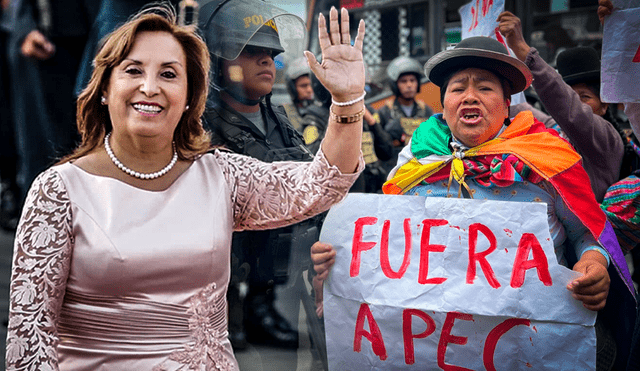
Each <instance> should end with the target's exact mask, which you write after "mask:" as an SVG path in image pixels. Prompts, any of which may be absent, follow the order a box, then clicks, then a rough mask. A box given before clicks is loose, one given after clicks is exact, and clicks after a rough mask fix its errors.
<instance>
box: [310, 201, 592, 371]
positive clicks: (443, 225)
mask: <svg viewBox="0 0 640 371" xmlns="http://www.w3.org/2000/svg"><path fill="white" fill-rule="evenodd" d="M421 201H422V202H421ZM488 215H490V216H491V217H487V216H488ZM550 237H551V236H550V234H549V225H548V222H547V220H546V206H545V205H543V204H540V203H519V202H504V201H479V200H459V199H445V198H423V197H411V196H388V195H365V194H362V195H358V194H350V195H349V196H347V198H346V199H345V200H344V201H343V202H342V203H340V204H338V205H336V206H334V208H333V209H331V211H330V212H329V215H328V216H327V218H326V220H325V224H324V227H323V230H322V234H321V240H323V241H328V242H331V243H332V244H333V246H335V251H336V253H335V254H336V255H334V253H333V249H332V248H331V246H329V245H327V244H320V243H319V244H316V245H315V246H314V248H313V249H312V259H313V261H314V264H316V268H317V269H316V271H317V272H319V273H320V274H323V275H324V273H325V272H326V271H327V269H328V268H329V267H330V266H331V265H334V264H333V263H334V262H335V265H334V266H333V268H332V273H331V274H330V275H329V277H328V279H327V281H326V282H325V287H324V289H325V290H326V291H325V292H324V303H323V308H322V309H323V310H324V312H325V313H327V315H326V316H325V328H326V336H327V355H328V359H329V369H330V370H345V369H353V370H355V369H371V370H387V369H393V370H400V369H406V370H424V369H452V370H453V369H456V370H480V369H485V370H496V365H499V367H500V369H527V368H529V369H535V370H557V369H563V370H581V371H582V370H591V369H594V368H595V330H594V328H593V323H594V321H595V316H596V313H595V312H593V311H589V310H586V309H585V308H584V307H583V306H582V305H580V302H578V301H575V300H573V299H572V298H571V296H570V295H569V294H568V293H567V291H566V289H565V287H564V286H565V284H566V283H568V282H575V281H576V280H582V279H583V278H584V277H587V280H586V281H581V284H580V286H582V285H585V287H589V286H592V285H591V283H593V282H600V280H599V279H598V278H597V277H600V275H599V274H596V275H595V277H596V279H595V280H591V279H590V278H588V277H589V276H590V275H591V274H590V272H589V271H590V270H592V269H595V272H598V271H599V269H598V265H600V266H601V267H602V265H601V264H600V263H599V262H597V261H595V260H593V261H592V262H591V263H587V261H586V260H585V264H584V268H585V272H586V273H587V274H586V275H585V276H584V277H583V278H578V274H577V273H576V272H572V271H570V270H569V269H567V268H564V267H562V266H560V265H558V263H557V262H556V256H555V253H554V248H553V243H552V242H551V238H550ZM587 260H590V259H587ZM592 263H593V264H592ZM578 269H580V270H581V269H582V268H578ZM314 286H315V285H314ZM599 290H600V288H599V284H596V285H595V290H593V292H594V293H596V292H598V291H599Z"/></svg>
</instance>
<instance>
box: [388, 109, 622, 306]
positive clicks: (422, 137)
mask: <svg viewBox="0 0 640 371" xmlns="http://www.w3.org/2000/svg"><path fill="white" fill-rule="evenodd" d="M451 139H452V136H451V131H450V130H449V127H448V126H447V125H446V123H445V122H444V121H443V120H442V115H434V116H432V117H431V118H430V119H429V120H427V121H425V122H423V123H422V124H421V125H420V127H418V129H416V131H414V133H413V136H412V138H411V148H410V151H411V154H410V156H407V157H408V160H407V161H404V162H403V163H401V162H402V161H403V160H401V159H399V160H398V167H396V169H397V170H396V171H395V173H394V172H392V173H391V174H390V176H392V177H391V179H389V180H388V181H387V182H386V183H385V184H384V185H383V187H382V190H383V192H384V193H385V194H404V193H406V192H407V191H409V190H410V189H411V188H413V187H415V186H416V185H419V184H421V183H422V182H425V183H433V182H436V181H438V180H442V179H447V178H448V179H449V184H451V181H452V180H453V179H455V180H456V181H457V182H458V183H459V184H460V187H465V188H467V189H468V186H467V185H466V183H465V178H466V177H470V178H473V179H475V180H476V181H478V182H479V183H480V184H482V185H495V186H498V187H504V186H508V185H511V184H513V183H514V182H518V181H523V180H527V181H531V182H533V183H538V182H540V181H541V180H543V179H544V180H547V181H548V182H549V183H551V185H552V186H553V187H554V188H555V189H556V191H557V192H558V194H559V195H560V196H561V197H562V198H563V200H564V202H565V204H566V205H567V207H568V208H569V209H570V210H571V211H572V212H573V213H574V214H575V215H576V216H577V217H578V219H580V221H581V222H582V223H583V224H584V225H585V226H586V227H587V229H588V230H589V231H590V232H591V234H592V235H593V236H594V238H595V239H596V240H597V241H598V242H599V243H600V244H601V245H602V246H603V247H604V248H605V249H606V250H607V252H608V253H609V255H610V257H611V262H612V265H613V266H614V267H615V269H616V271H617V273H618V275H619V277H620V278H621V281H622V282H623V283H624V286H626V288H627V290H628V291H627V292H628V293H631V295H632V297H635V289H634V288H633V284H632V282H631V275H630V274H629V269H628V268H627V264H626V261H625V259H624V256H623V254H622V251H621V250H620V246H619V244H618V241H617V239H616V236H615V233H614V231H613V228H612V227H611V224H610V223H609V221H608V220H607V218H606V216H605V214H604V212H602V210H600V206H599V205H598V203H597V201H596V199H595V196H594V194H593V191H592V190H591V187H590V184H591V183H590V181H589V177H588V175H587V173H586V172H585V170H584V168H583V167H582V164H581V162H582V161H581V158H580V155H578V154H577V153H576V152H575V151H574V150H573V147H571V145H570V144H569V143H568V142H567V141H565V140H563V139H561V138H560V137H559V136H558V135H557V133H556V132H555V131H553V130H549V129H547V128H545V126H544V124H542V123H541V122H539V121H537V120H534V118H533V114H532V113H531V112H530V111H523V112H520V113H519V114H518V115H517V116H516V117H515V118H514V119H513V120H512V122H511V124H510V125H509V126H507V128H506V129H505V130H504V131H503V132H502V133H500V134H499V135H498V136H497V137H496V138H494V139H491V140H489V141H487V142H485V143H482V144H480V145H479V146H476V147H473V148H469V149H461V148H456V147H455V146H454V149H453V150H452V149H451V148H450V147H449V143H451ZM405 151H407V149H406V148H405V150H403V152H405ZM460 191H461V189H460V190H459V191H458V193H459V194H460ZM469 194H471V192H469Z"/></svg>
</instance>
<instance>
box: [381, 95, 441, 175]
mask: <svg viewBox="0 0 640 371" xmlns="http://www.w3.org/2000/svg"><path fill="white" fill-rule="evenodd" d="M376 115H377V116H378V119H379V120H380V125H381V126H382V127H383V128H384V130H385V131H386V132H387V133H389V135H390V136H391V139H392V141H393V143H394V148H393V154H392V156H391V158H390V159H388V160H383V161H384V163H383V167H384V169H385V171H387V172H388V171H390V170H391V169H392V168H393V167H394V166H396V162H397V161H398V154H399V153H400V151H401V150H402V148H403V147H404V145H405V144H406V143H405V140H408V138H411V135H412V134H413V131H414V130H415V129H416V128H417V127H418V125H420V123H422V122H424V121H426V120H427V119H428V118H429V117H431V115H433V111H431V108H429V106H427V105H426V104H424V103H423V102H421V101H417V100H415V101H414V103H413V108H412V109H411V115H409V116H407V115H406V114H405V113H404V111H403V110H402V108H401V107H400V103H399V102H398V99H397V98H396V99H395V100H394V101H393V102H388V103H387V104H385V105H384V106H382V107H381V108H380V109H379V110H378V112H377V114H376Z"/></svg>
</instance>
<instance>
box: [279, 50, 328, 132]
mask: <svg viewBox="0 0 640 371" xmlns="http://www.w3.org/2000/svg"><path fill="white" fill-rule="evenodd" d="M311 75H312V73H311V69H310V68H309V64H308V63H307V60H306V59H305V58H299V59H296V60H293V61H292V62H290V63H288V67H287V72H286V79H287V92H288V93H289V96H290V97H291V101H292V103H287V104H284V105H283V107H284V110H285V112H286V113H287V117H288V118H289V121H290V122H291V125H293V127H294V128H295V129H296V130H298V131H300V132H302V126H303V125H302V116H304V115H305V114H306V113H307V108H310V109H311V110H313V109H314V107H313V106H319V105H320V103H319V102H317V101H316V100H315V99H314V98H315V97H314V94H313V88H312V86H311ZM327 117H328V116H327ZM325 122H326V120H325Z"/></svg>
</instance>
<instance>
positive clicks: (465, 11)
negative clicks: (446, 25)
mask: <svg viewBox="0 0 640 371" xmlns="http://www.w3.org/2000/svg"><path fill="white" fill-rule="evenodd" d="M502 12H504V0H473V1H472V2H470V3H469V4H467V5H463V6H461V7H460V9H458V13H460V20H461V21H462V32H461V37H462V40H464V39H466V38H468V37H472V36H488V37H490V38H492V39H496V40H498V41H500V42H501V43H502V45H504V47H505V48H507V50H508V51H509V55H511V56H512V57H515V54H514V53H513V51H512V50H511V49H509V47H508V46H507V42H506V41H505V40H504V37H502V34H501V33H500V30H499V28H498V24H499V23H498V16H499V15H500V13H502ZM524 102H526V98H525V97H524V93H518V94H514V95H512V96H511V105H512V106H513V105H516V104H519V103H524Z"/></svg>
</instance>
